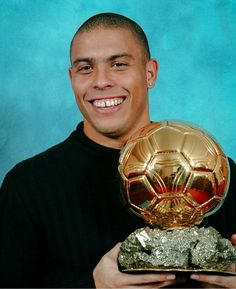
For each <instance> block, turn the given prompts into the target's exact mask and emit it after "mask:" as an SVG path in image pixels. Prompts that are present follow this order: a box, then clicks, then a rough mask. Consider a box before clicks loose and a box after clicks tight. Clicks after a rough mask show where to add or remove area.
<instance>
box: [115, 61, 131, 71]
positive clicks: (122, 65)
mask: <svg viewBox="0 0 236 289" xmlns="http://www.w3.org/2000/svg"><path fill="white" fill-rule="evenodd" d="M127 66H128V65H127V63H124V62H119V61H117V62H114V63H113V64H112V67H115V68H117V69H124V68H125V67H127Z"/></svg>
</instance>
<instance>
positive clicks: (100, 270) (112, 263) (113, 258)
mask: <svg viewBox="0 0 236 289" xmlns="http://www.w3.org/2000/svg"><path fill="white" fill-rule="evenodd" d="M119 250H120V243H119V244H117V245H116V246H115V247H114V248H113V249H111V251H109V252H108V253H107V254H105V255H104V256H103V257H102V259H101V260H100V262H99V263H98V264H97V266H96V268H95V269H94V271H93V277H94V282H95V286H96V288H161V287H164V286H168V285H172V284H176V283H178V282H181V281H183V280H179V279H176V277H175V275H173V274H169V273H165V274H128V273H122V272H120V271H119V269H118V264H117V259H118V254H119Z"/></svg>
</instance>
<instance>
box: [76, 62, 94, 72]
mask: <svg viewBox="0 0 236 289" xmlns="http://www.w3.org/2000/svg"><path fill="white" fill-rule="evenodd" d="M77 71H79V72H80V73H84V74H86V73H90V72H91V71H92V66H91V65H89V64H86V65H81V66H79V67H78V69H77Z"/></svg>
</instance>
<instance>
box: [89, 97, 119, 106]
mask: <svg viewBox="0 0 236 289" xmlns="http://www.w3.org/2000/svg"><path fill="white" fill-rule="evenodd" d="M122 102H123V98H112V99H101V100H94V102H93V104H94V105H95V106H96V107H113V106H116V105H119V104H121V103H122Z"/></svg>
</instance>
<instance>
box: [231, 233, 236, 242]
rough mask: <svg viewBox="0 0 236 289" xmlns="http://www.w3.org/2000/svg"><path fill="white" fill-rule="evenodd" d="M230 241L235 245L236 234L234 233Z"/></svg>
mask: <svg viewBox="0 0 236 289" xmlns="http://www.w3.org/2000/svg"><path fill="white" fill-rule="evenodd" d="M230 241H231V243H232V244H233V245H236V234H233V235H232V236H231V238H230Z"/></svg>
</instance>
